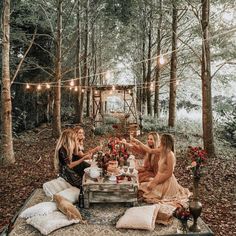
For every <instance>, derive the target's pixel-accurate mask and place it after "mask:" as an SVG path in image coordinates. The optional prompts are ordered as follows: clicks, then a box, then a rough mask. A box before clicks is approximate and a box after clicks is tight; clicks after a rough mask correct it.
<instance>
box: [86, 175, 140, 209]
mask: <svg viewBox="0 0 236 236" xmlns="http://www.w3.org/2000/svg"><path fill="white" fill-rule="evenodd" d="M82 185H83V190H84V206H85V208H89V206H90V203H106V202H109V203H112V202H114V203H117V202H123V203H131V205H133V206H134V205H136V204H137V193H138V185H139V184H138V178H137V176H132V177H131V180H130V181H128V178H127V177H125V178H124V180H119V182H118V183H117V181H110V180H109V177H104V178H103V179H102V181H98V180H97V179H92V178H90V177H89V175H88V174H86V173H85V174H84V177H83V183H82Z"/></svg>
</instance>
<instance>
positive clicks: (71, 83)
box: [70, 79, 75, 87]
mask: <svg viewBox="0 0 236 236" xmlns="http://www.w3.org/2000/svg"><path fill="white" fill-rule="evenodd" d="M70 86H71V87H73V86H75V81H74V80H73V79H72V80H71V81H70Z"/></svg>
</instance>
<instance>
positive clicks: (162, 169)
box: [132, 134, 191, 204]
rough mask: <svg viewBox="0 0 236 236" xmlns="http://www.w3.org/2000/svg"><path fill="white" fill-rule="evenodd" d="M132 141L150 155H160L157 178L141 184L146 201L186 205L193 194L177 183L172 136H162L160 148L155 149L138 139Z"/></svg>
mask: <svg viewBox="0 0 236 236" xmlns="http://www.w3.org/2000/svg"><path fill="white" fill-rule="evenodd" d="M132 141H133V142H135V143H136V145H138V146H140V147H142V148H143V149H144V150H145V151H146V152H147V153H149V154H159V160H158V172H157V174H156V176H155V177H154V178H153V179H151V181H149V182H145V183H141V184H140V190H141V191H143V198H144V200H145V201H146V202H149V203H158V202H170V203H176V204H178V203H180V204H184V203H186V202H187V201H188V198H189V196H190V195H191V193H190V192H189V190H188V189H187V188H183V187H182V186H181V185H180V184H179V183H178V182H177V180H176V178H175V176H174V173H173V172H174V168H175V163H176V158H175V154H174V152H175V148H174V139H173V137H172V135H170V134H163V135H162V136H161V144H160V147H158V148H154V149H152V148H149V147H148V146H146V145H144V144H143V143H142V142H140V141H139V140H137V139H132Z"/></svg>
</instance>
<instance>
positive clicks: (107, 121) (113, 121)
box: [104, 116, 119, 125]
mask: <svg viewBox="0 0 236 236" xmlns="http://www.w3.org/2000/svg"><path fill="white" fill-rule="evenodd" d="M104 123H105V124H107V125H113V124H117V123H119V119H118V118H116V117H113V116H106V117H105V118H104Z"/></svg>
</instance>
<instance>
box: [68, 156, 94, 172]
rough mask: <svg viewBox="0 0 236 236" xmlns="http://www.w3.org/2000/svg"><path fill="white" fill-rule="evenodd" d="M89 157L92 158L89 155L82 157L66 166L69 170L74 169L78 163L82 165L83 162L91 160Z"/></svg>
mask: <svg viewBox="0 0 236 236" xmlns="http://www.w3.org/2000/svg"><path fill="white" fill-rule="evenodd" d="M91 157H92V156H91V154H87V155H84V156H83V157H82V158H80V159H79V160H77V161H72V162H70V164H68V167H69V168H70V169H72V168H74V167H75V166H77V165H79V164H80V163H82V162H83V161H85V160H89V159H91Z"/></svg>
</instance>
